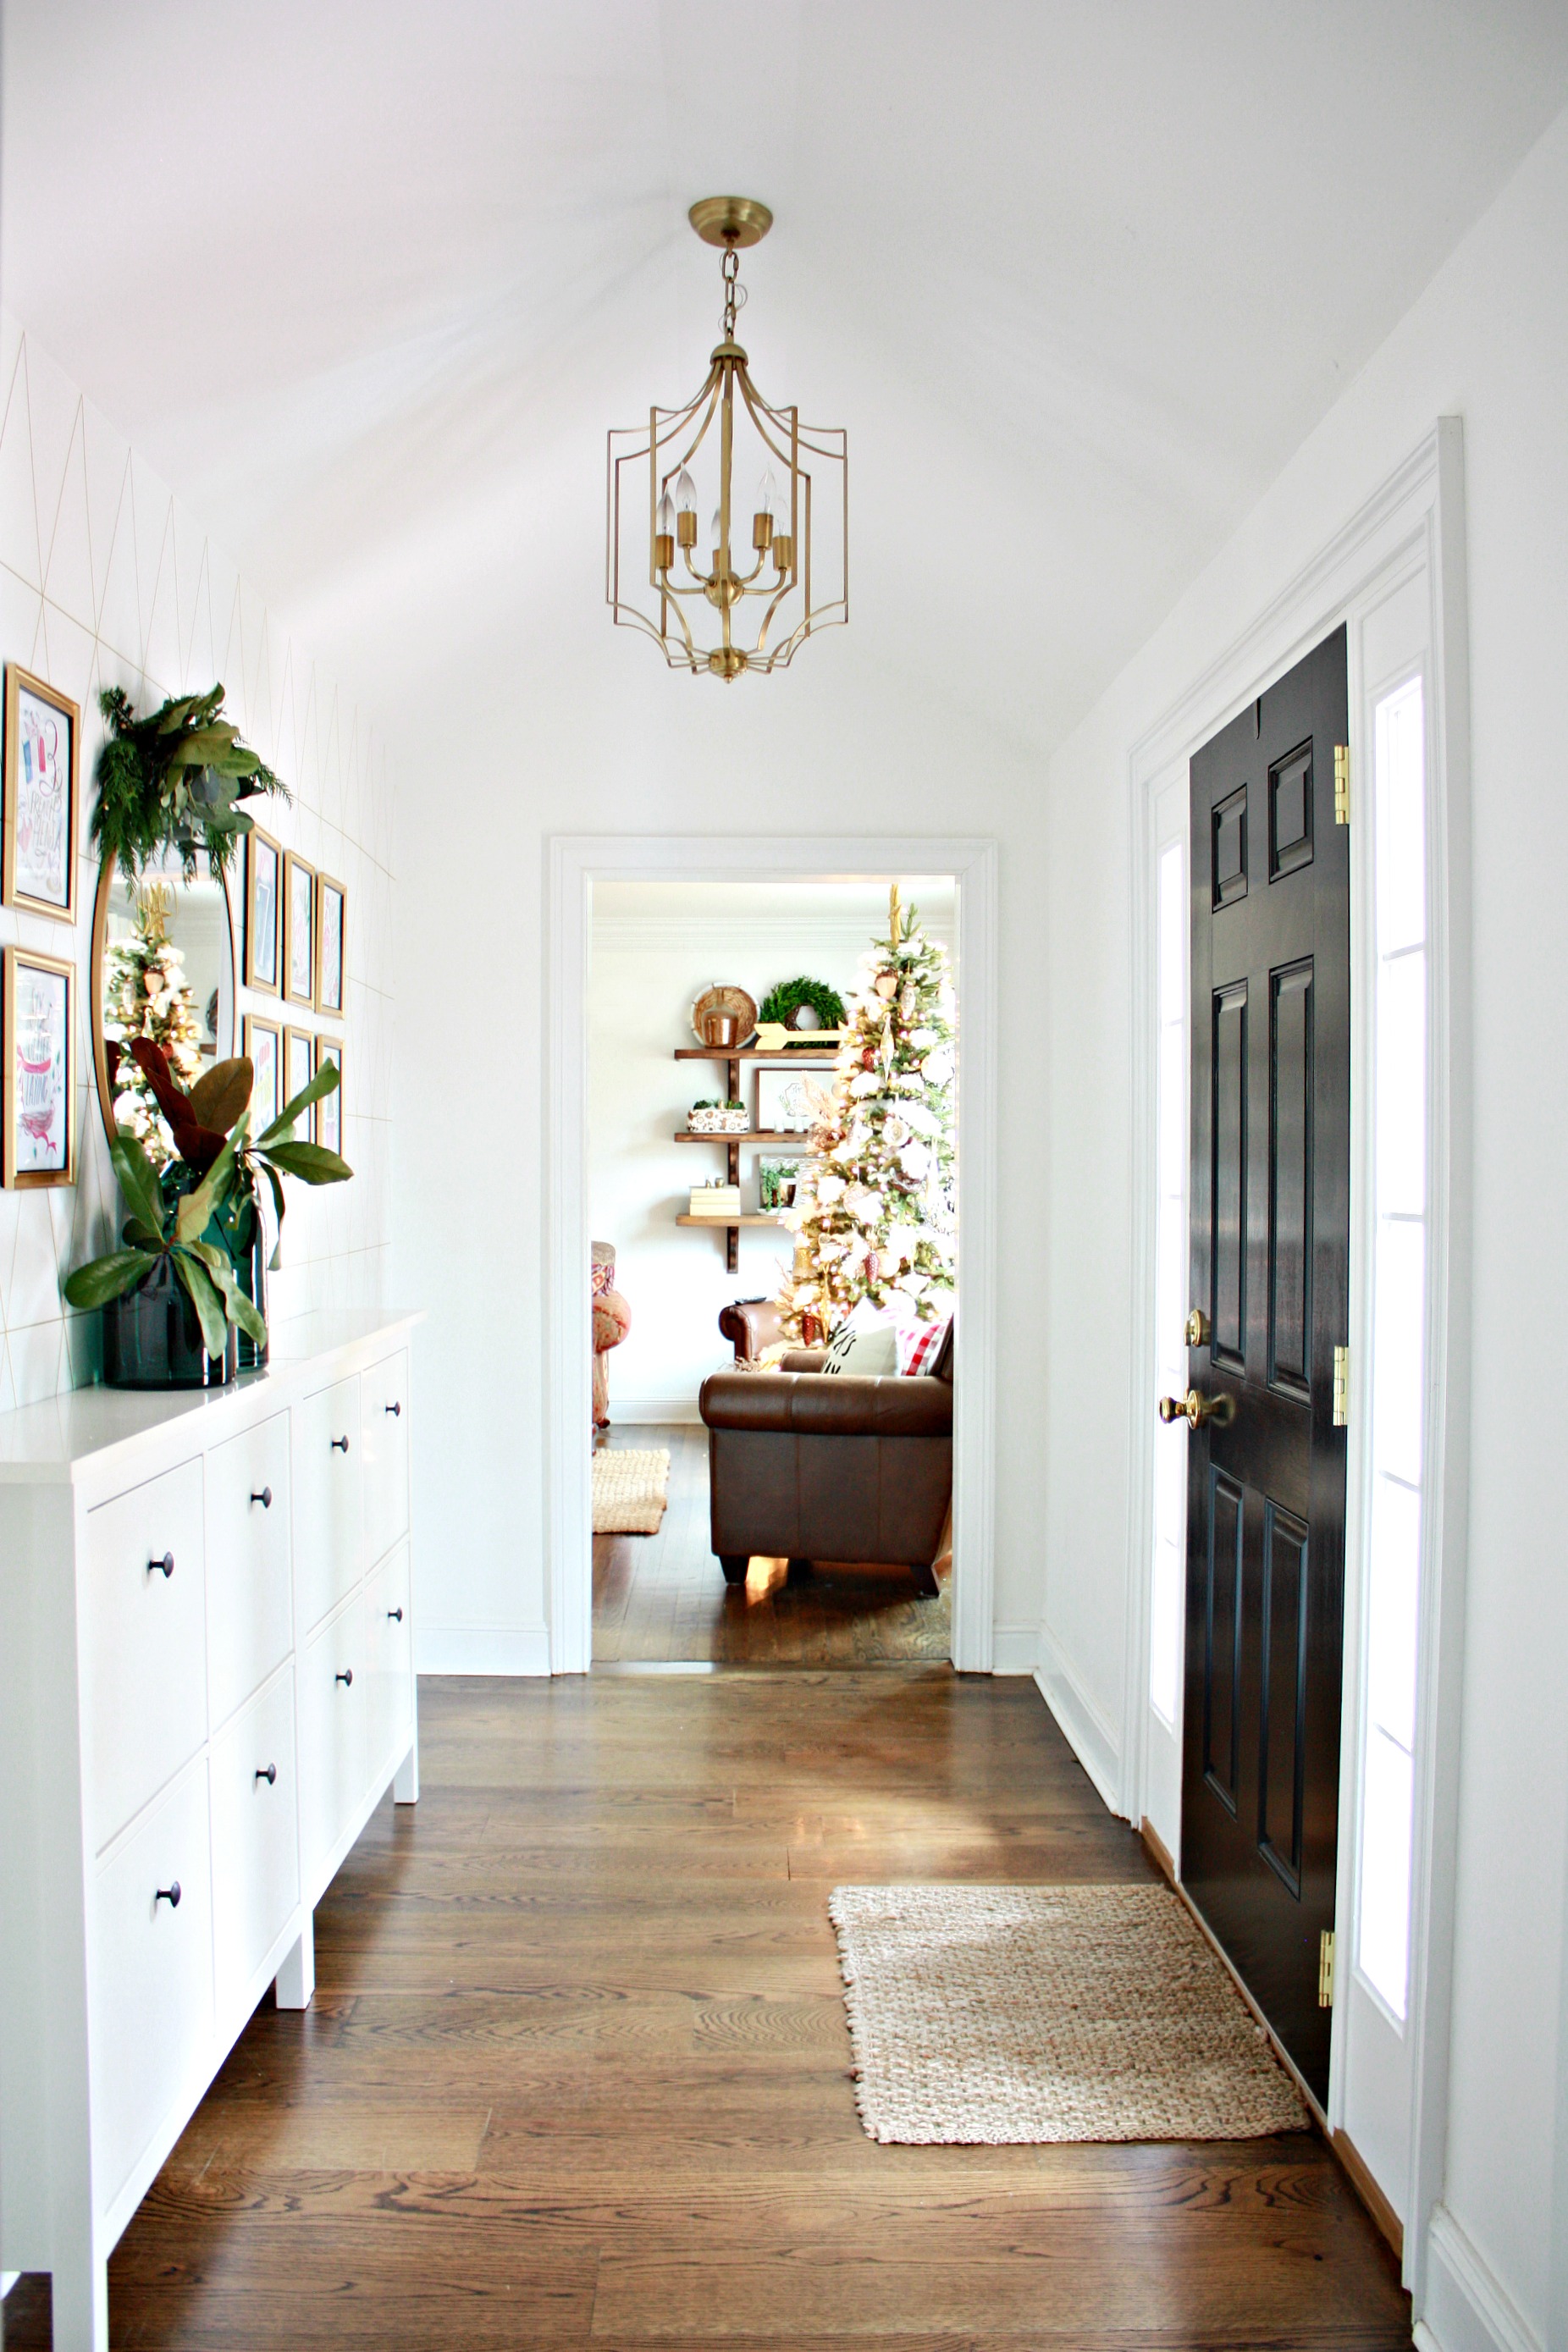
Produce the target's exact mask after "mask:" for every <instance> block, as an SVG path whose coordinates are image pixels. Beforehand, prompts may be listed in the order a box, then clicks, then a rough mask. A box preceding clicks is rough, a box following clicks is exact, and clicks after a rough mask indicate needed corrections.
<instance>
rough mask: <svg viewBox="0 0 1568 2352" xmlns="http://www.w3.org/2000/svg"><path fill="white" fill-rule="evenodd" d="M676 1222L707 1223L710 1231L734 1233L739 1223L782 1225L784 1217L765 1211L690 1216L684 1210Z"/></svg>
mask: <svg viewBox="0 0 1568 2352" xmlns="http://www.w3.org/2000/svg"><path fill="white" fill-rule="evenodd" d="M675 1222H676V1223H677V1224H678V1225H706V1226H707V1227H708V1229H709V1231H710V1233H715V1234H732V1233H733V1232H734V1231H735V1229H736V1227H737V1226H738V1225H781V1224H783V1223H784V1219H783V1218H782V1217H778V1216H770V1215H768V1214H767V1213H765V1212H764V1213H763V1215H762V1216H755V1215H752V1216H739V1217H689V1216H688V1215H687V1214H686V1213H685V1212H684V1210H683V1211H682V1213H681V1214H680V1215H679V1217H677V1219H676V1221H675Z"/></svg>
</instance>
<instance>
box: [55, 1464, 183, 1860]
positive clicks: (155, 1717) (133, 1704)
mask: <svg viewBox="0 0 1568 2352" xmlns="http://www.w3.org/2000/svg"><path fill="white" fill-rule="evenodd" d="M82 1570H83V1573H82V1579H81V1593H82V1604H83V1606H82V1632H81V1644H82V1747H83V1761H84V1765H85V1770H86V1782H85V1790H84V1805H85V1810H86V1813H87V1821H88V1838H89V1845H90V1848H91V1850H92V1852H93V1853H101V1852H102V1850H103V1848H104V1847H105V1846H106V1845H107V1844H108V1843H109V1841H110V1838H112V1837H114V1836H115V1835H116V1834H117V1833H118V1832H119V1831H121V1830H122V1829H123V1828H124V1826H125V1824H126V1823H127V1822H129V1821H130V1820H132V1817H133V1816H134V1815H135V1814H136V1813H137V1812H139V1811H141V1809H142V1806H143V1805H144V1804H145V1803H146V1802H147V1801H148V1799H149V1798H150V1797H153V1796H154V1795H155V1794H156V1793H157V1791H158V1790H160V1789H161V1788H162V1787H163V1784H164V1783H165V1781H167V1780H172V1779H173V1778H174V1774H175V1773H176V1772H177V1771H178V1770H179V1769H180V1767H181V1766H182V1765H183V1764H184V1763H187V1762H188V1761H189V1760H190V1759H191V1757H193V1756H194V1755H195V1752H196V1750H197V1748H199V1747H200V1746H201V1744H202V1742H203V1740H204V1739H205V1738H206V1730H207V1676H206V1592H205V1574H204V1570H203V1544H202V1465H201V1463H200V1462H199V1461H195V1462H184V1463H182V1464H181V1465H180V1466H179V1468H178V1469H177V1470H170V1471H166V1472H165V1473H164V1475H163V1476H162V1477H159V1478H150V1479H148V1480H147V1482H146V1484H145V1485H144V1486H134V1487H132V1489H131V1490H130V1491H129V1493H127V1494H124V1495H117V1496H115V1498H114V1500H113V1501H112V1502H111V1503H103V1504H100V1506H99V1507H98V1509H97V1510H95V1511H89V1513H88V1515H87V1526H86V1532H85V1536H84V1539H83V1547H82Z"/></svg>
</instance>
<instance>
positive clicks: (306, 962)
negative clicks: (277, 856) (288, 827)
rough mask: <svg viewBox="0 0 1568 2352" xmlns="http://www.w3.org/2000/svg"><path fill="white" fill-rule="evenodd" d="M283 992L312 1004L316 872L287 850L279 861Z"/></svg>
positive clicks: (293, 999) (297, 1001)
mask: <svg viewBox="0 0 1568 2352" xmlns="http://www.w3.org/2000/svg"><path fill="white" fill-rule="evenodd" d="M283 993H284V995H285V996H286V997H287V998H288V1000H289V1003H290V1004H314V1003H315V1002H316V869H315V867H314V866H307V865H306V863H305V861H304V859H303V858H302V857H297V856H295V854H294V852H293V851H292V850H291V849H290V850H289V852H288V854H287V855H286V856H285V857H284V860H283Z"/></svg>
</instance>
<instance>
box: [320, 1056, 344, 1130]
mask: <svg viewBox="0 0 1568 2352" xmlns="http://www.w3.org/2000/svg"><path fill="white" fill-rule="evenodd" d="M329 1062H331V1065H332V1067H333V1068H334V1069H335V1070H336V1072H337V1074H338V1083H337V1085H336V1086H335V1087H333V1088H332V1091H331V1094H330V1095H323V1096H322V1097H321V1101H320V1102H319V1103H318V1104H317V1105H316V1140H317V1142H318V1143H323V1144H325V1146H326V1148H327V1150H329V1151H336V1152H339V1153H341V1152H342V1148H343V1049H342V1040H341V1039H339V1038H337V1037H318V1038H317V1040H316V1067H317V1069H318V1070H324V1069H325V1068H326V1066H327V1064H328V1063H329Z"/></svg>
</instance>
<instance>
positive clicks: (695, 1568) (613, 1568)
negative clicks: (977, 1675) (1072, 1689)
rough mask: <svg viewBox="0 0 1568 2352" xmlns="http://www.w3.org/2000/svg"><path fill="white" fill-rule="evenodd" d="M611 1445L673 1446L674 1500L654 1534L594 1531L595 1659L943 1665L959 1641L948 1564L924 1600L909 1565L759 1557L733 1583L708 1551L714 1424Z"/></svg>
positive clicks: (637, 1433) (622, 1435)
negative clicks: (792, 1571)
mask: <svg viewBox="0 0 1568 2352" xmlns="http://www.w3.org/2000/svg"><path fill="white" fill-rule="evenodd" d="M607 1443H608V1444H610V1445H612V1446H626V1447H637V1446H651V1445H667V1446H668V1448H669V1500H668V1505H667V1506H666V1509H665V1514H664V1523H663V1525H662V1526H661V1528H659V1531H658V1534H657V1535H654V1536H595V1538H594V1657H595V1663H596V1664H605V1665H610V1664H616V1665H618V1664H651V1663H656V1662H659V1661H667V1660H670V1659H698V1660H710V1661H719V1662H721V1663H722V1664H726V1665H762V1666H772V1665H805V1666H876V1665H911V1664H923V1663H931V1664H937V1663H941V1662H943V1661H945V1660H946V1659H947V1657H948V1656H949V1654H950V1653H951V1650H952V1605H951V1601H950V1597H949V1590H948V1581H947V1571H946V1570H942V1577H941V1583H942V1591H941V1592H940V1593H939V1594H937V1596H936V1597H935V1598H934V1599H932V1600H926V1601H922V1600H921V1599H920V1598H919V1596H918V1595H917V1594H916V1592H915V1589H914V1584H913V1581H912V1580H911V1579H910V1572H909V1570H908V1569H905V1568H883V1567H875V1566H864V1567H861V1566H856V1565H854V1564H852V1563H847V1562H843V1561H837V1560H819V1561H816V1562H815V1563H814V1565H813V1567H812V1570H811V1573H810V1575H809V1576H806V1577H804V1578H798V1579H792V1578H791V1577H790V1576H789V1575H788V1565H789V1564H788V1562H787V1561H786V1560H782V1559H755V1560H753V1561H752V1570H751V1573H750V1575H749V1576H748V1577H747V1579H746V1581H745V1583H744V1584H743V1585H739V1584H735V1585H728V1584H726V1583H725V1581H724V1577H723V1571H722V1570H721V1568H720V1566H719V1563H718V1561H717V1559H715V1558H714V1556H713V1554H712V1552H711V1551H710V1549H709V1528H708V1433H707V1431H706V1430H705V1429H703V1428H701V1427H700V1426H698V1425H695V1424H692V1423H670V1424H668V1425H662V1424H661V1425H660V1426H658V1427H651V1426H642V1425H637V1426H633V1425H631V1424H627V1425H626V1426H625V1427H622V1428H616V1429H612V1430H611V1431H609V1432H608V1433H607Z"/></svg>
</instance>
